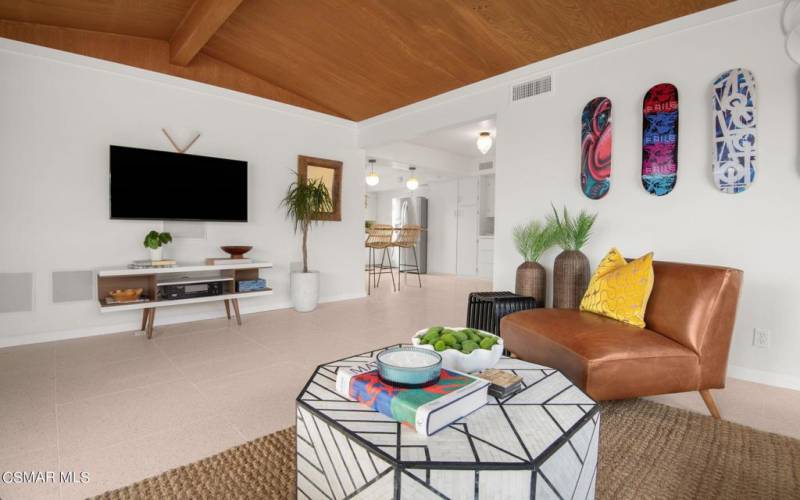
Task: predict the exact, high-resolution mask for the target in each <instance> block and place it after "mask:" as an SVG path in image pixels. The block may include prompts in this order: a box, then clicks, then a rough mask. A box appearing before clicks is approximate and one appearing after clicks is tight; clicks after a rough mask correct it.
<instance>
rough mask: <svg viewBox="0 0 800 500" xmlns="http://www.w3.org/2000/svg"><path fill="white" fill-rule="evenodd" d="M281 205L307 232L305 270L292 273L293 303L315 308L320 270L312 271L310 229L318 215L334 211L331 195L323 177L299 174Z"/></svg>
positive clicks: (305, 308) (302, 308)
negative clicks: (321, 178) (309, 257)
mask: <svg viewBox="0 0 800 500" xmlns="http://www.w3.org/2000/svg"><path fill="white" fill-rule="evenodd" d="M295 175H297V174H296V173H295ZM281 205H282V206H283V207H284V208H285V209H286V217H287V218H289V219H291V220H292V221H293V222H294V231H295V234H296V233H297V232H298V231H302V233H303V270H302V271H295V272H292V274H291V281H290V286H291V295H292V304H293V306H294V308H295V310H296V311H298V312H309V311H313V310H314V309H316V308H317V304H318V303H319V272H318V271H309V270H308V232H309V230H310V229H311V226H312V225H313V224H314V223H315V222H319V221H318V220H316V219H315V216H316V215H317V214H320V213H322V212H330V211H331V209H332V207H333V202H332V201H331V195H330V193H329V192H328V188H327V187H326V186H325V184H324V183H323V182H322V181H321V180H319V179H307V178H304V177H301V176H300V175H297V180H295V181H294V182H292V183H291V184H290V185H289V189H288V190H287V191H286V196H285V197H284V198H283V200H282V201H281Z"/></svg>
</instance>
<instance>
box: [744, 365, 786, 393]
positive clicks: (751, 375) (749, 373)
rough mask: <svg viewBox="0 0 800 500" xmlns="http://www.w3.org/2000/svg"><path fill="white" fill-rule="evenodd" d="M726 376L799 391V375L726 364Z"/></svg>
mask: <svg viewBox="0 0 800 500" xmlns="http://www.w3.org/2000/svg"><path fill="white" fill-rule="evenodd" d="M728 376H729V377H731V378H738V379H739V380H746V381H748V382H755V383H757V384H764V385H771V386H774V387H783V388H784V389H794V390H795V391H800V377H794V376H792V375H784V374H782V373H774V372H768V371H764V370H756V369H753V368H745V367H743V366H733V365H728Z"/></svg>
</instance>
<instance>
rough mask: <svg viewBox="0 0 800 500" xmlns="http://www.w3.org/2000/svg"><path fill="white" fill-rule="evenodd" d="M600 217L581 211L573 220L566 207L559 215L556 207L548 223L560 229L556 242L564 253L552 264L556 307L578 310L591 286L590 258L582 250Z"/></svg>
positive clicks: (554, 305)
mask: <svg viewBox="0 0 800 500" xmlns="http://www.w3.org/2000/svg"><path fill="white" fill-rule="evenodd" d="M596 219H597V214H592V215H589V214H588V213H587V212H586V211H585V210H581V212H580V213H579V214H578V216H577V217H571V216H570V215H569V212H567V208H566V207H564V209H563V213H562V214H561V215H559V213H558V210H556V207H553V215H551V216H549V217H548V221H549V222H550V223H552V224H554V225H555V226H556V228H557V230H556V234H557V238H556V242H557V243H558V246H560V247H561V249H562V250H563V251H562V252H561V253H560V254H558V256H557V257H556V261H555V263H554V264H553V307H555V308H561V309H577V308H578V306H579V305H580V303H581V298H583V294H584V293H586V287H587V286H588V285H589V278H590V269H589V259H588V258H587V257H586V255H584V254H583V252H581V248H583V247H584V246H585V245H586V242H588V241H589V236H591V234H592V226H594V221H595V220H596Z"/></svg>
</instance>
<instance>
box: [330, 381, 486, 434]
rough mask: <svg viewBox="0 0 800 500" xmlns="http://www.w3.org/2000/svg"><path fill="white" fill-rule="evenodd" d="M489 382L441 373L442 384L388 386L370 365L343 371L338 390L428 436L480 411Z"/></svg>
mask: <svg viewBox="0 0 800 500" xmlns="http://www.w3.org/2000/svg"><path fill="white" fill-rule="evenodd" d="M488 387H489V383H488V382H487V381H485V380H481V379H478V378H476V377H473V376H470V375H467V374H464V373H460V372H455V371H451V370H442V371H441V374H440V375H439V382H437V383H436V384H433V385H430V386H428V387H423V388H419V389H407V388H402V387H395V386H393V385H389V384H387V383H385V382H383V381H382V380H381V378H380V377H379V376H378V371H377V370H375V369H372V367H371V366H366V367H357V368H351V369H344V370H340V371H339V374H338V376H337V382H336V388H337V390H338V391H339V393H340V394H342V395H343V396H347V397H349V398H351V399H355V400H356V401H359V402H361V403H363V404H365V405H367V406H369V407H370V408H372V409H374V410H375V411H378V412H380V413H382V414H383V415H386V416H387V417H389V418H391V419H394V420H397V421H398V422H402V423H403V424H406V425H409V426H411V427H412V428H415V429H416V430H417V432H419V433H421V434H424V435H426V436H429V435H431V434H433V433H435V432H437V431H438V430H440V429H442V428H444V427H446V426H447V425H449V424H451V423H452V422H455V421H456V420H458V419H460V418H462V417H464V416H466V415H468V414H469V413H472V412H473V411H475V410H477V409H478V408H480V407H481V406H483V405H484V404H486V401H487V390H488Z"/></svg>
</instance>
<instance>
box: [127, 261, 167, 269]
mask: <svg viewBox="0 0 800 500" xmlns="http://www.w3.org/2000/svg"><path fill="white" fill-rule="evenodd" d="M175 264H177V262H176V261H175V260H174V259H161V260H134V261H133V264H130V265H129V266H128V268H129V269H150V268H153V267H175Z"/></svg>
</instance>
